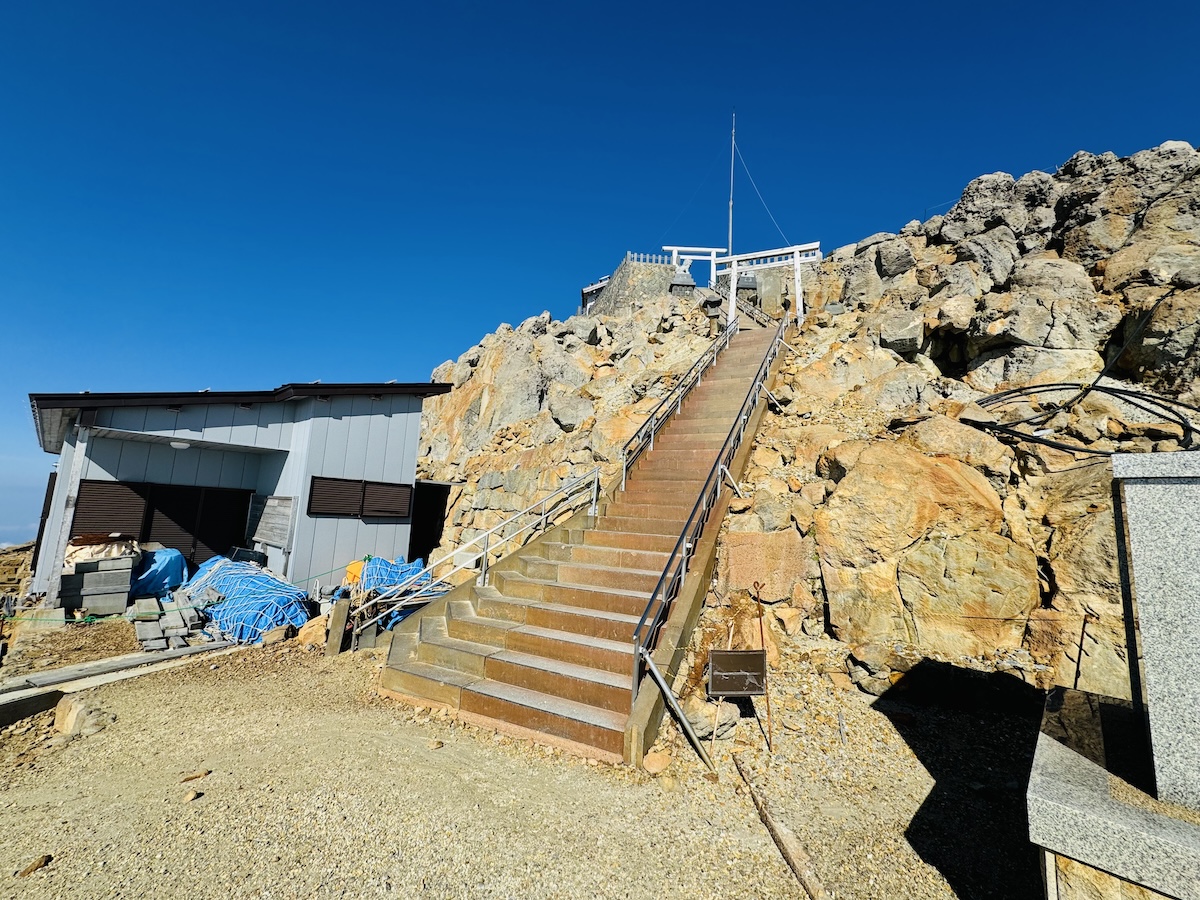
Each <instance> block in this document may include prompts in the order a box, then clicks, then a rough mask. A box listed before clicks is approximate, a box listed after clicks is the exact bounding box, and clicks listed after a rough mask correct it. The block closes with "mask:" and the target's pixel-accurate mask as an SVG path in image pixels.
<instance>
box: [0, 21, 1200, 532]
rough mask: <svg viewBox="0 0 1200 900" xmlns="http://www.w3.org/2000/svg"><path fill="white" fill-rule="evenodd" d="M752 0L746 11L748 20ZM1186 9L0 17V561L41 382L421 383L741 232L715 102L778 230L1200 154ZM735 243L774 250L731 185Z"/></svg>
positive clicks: (35, 457) (821, 228) (33, 514)
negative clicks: (533, 323) (673, 255)
mask: <svg viewBox="0 0 1200 900" xmlns="http://www.w3.org/2000/svg"><path fill="white" fill-rule="evenodd" d="M731 10H735V12H731ZM1198 33H1200V13H1198V12H1197V9H1196V7H1195V5H1194V4H1185V3H1149V4H1141V5H1139V6H1130V5H1128V4H1120V5H1118V4H1116V3H1108V2H1094V3H1089V4H1087V5H1086V6H1085V7H1079V6H1077V5H1067V4H1047V3H1038V4H1033V3H1008V4H1002V3H997V4H989V5H987V6H986V7H984V6H982V5H980V6H979V7H978V9H977V8H976V5H974V4H958V5H953V6H947V5H946V4H944V3H938V4H922V3H919V2H916V3H909V4H878V5H876V4H872V3H858V4H828V5H823V6H821V7H817V6H814V5H812V4H795V3H786V4H785V3H780V4H757V5H755V4H751V5H744V4H743V5H740V6H737V7H736V8H735V7H731V6H730V5H729V4H716V3H703V2H701V3H691V4H687V5H678V6H668V5H663V6H656V7H654V8H647V7H646V6H643V5H640V4H625V3H605V4H588V5H586V6H585V5H582V4H553V5H551V4H527V3H516V4H492V3H489V4H477V3H454V2H450V3H439V4H420V5H418V4H398V3H383V2H377V3H361V2H338V3H332V2H295V0H292V2H287V3H282V2H280V3H255V2H244V0H242V2H237V3H231V2H205V3H195V2H185V0H178V2H172V3H150V2H122V0H111V2H106V3H95V2H92V3H83V2H73V0H47V2H19V0H18V2H10V3H6V4H3V5H2V6H0V301H2V303H3V322H4V326H5V327H4V330H3V334H4V338H5V339H4V343H3V347H4V355H3V360H4V366H3V369H2V370H0V542H6V541H17V540H23V539H28V538H31V537H32V536H33V534H34V533H35V531H36V527H37V515H38V511H39V509H40V506H41V495H42V491H43V489H44V485H45V478H46V474H47V473H48V472H49V471H50V468H51V466H52V464H53V462H54V460H55V457H51V456H49V455H47V454H44V453H42V452H41V450H40V449H39V448H38V446H37V441H36V438H35V436H34V433H33V427H32V420H31V417H30V414H29V407H28V399H27V394H28V393H29V392H31V391H35V392H36V391H79V390H91V391H138V390H200V389H203V388H212V389H213V390H220V389H263V388H269V387H274V386H276V385H278V384H281V383H284V382H289V381H311V380H313V379H317V378H319V379H321V380H323V381H369V380H387V379H391V378H396V379H399V380H401V381H419V380H425V379H427V378H428V377H429V373H430V371H431V369H432V368H433V367H434V366H436V365H437V364H438V363H440V362H441V361H442V360H444V359H447V358H453V357H457V356H458V355H459V354H460V353H461V352H462V351H463V350H465V349H467V348H468V347H470V346H471V345H472V344H474V343H475V342H477V341H478V340H479V338H480V337H482V336H483V335H484V334H486V333H487V332H489V331H492V330H493V329H495V327H496V326H497V325H498V324H499V323H501V322H510V323H514V324H515V323H517V322H519V321H520V320H522V319H524V318H526V317H527V316H530V315H535V314H537V313H539V312H540V311H542V310H543V309H548V310H550V312H551V313H553V314H554V315H555V316H556V317H559V318H562V317H565V316H567V315H568V314H570V313H571V312H572V311H573V309H574V306H575V305H576V304H577V303H578V298H579V288H580V287H581V286H582V285H584V284H585V283H587V282H589V281H591V280H593V279H594V278H595V277H597V276H599V275H602V274H605V273H607V272H610V271H611V270H612V269H613V268H614V267H615V265H616V264H617V262H618V261H619V260H620V258H621V257H622V255H623V254H624V252H625V251H626V250H628V249H635V250H641V251H653V250H656V249H657V248H658V247H659V246H661V245H662V244H663V243H699V244H708V243H716V244H717V245H718V246H719V245H721V244H722V243H723V242H724V239H725V225H726V221H725V220H726V200H727V191H728V151H729V144H728V141H729V120H730V113H731V112H732V111H733V110H734V109H735V108H736V110H737V115H738V144H739V146H740V147H741V149H742V153H743V155H744V156H745V159H746V161H747V163H748V164H749V166H750V171H751V173H752V174H753V176H754V178H755V180H756V182H757V184H758V187H759V189H760V190H761V191H762V193H763V196H764V197H765V198H766V200H767V203H769V204H770V207H771V210H772V212H773V213H774V214H775V218H776V219H777V220H778V222H779V225H780V227H781V228H782V229H783V232H784V233H785V234H786V236H787V238H788V239H789V240H790V241H791V242H793V243H799V242H805V241H810V240H820V241H821V242H822V245H823V247H824V248H825V249H827V250H828V249H832V248H833V247H836V246H839V245H841V244H844V243H848V242H850V241H853V240H855V239H857V238H859V237H862V236H865V235H867V234H870V233H872V232H875V231H881V230H889V231H891V230H896V229H898V228H899V227H901V226H902V225H903V224H904V223H905V222H906V221H908V220H910V219H913V218H925V217H926V216H928V215H932V214H933V213H935V212H941V211H943V210H944V209H945V208H946V207H948V206H949V205H950V202H952V201H953V200H955V199H956V198H957V197H958V195H959V193H960V192H961V190H962V187H963V186H964V185H965V184H966V182H967V181H969V180H970V179H971V178H973V177H975V176H976V175H979V174H981V173H984V172H992V171H997V170H1004V171H1009V172H1012V173H1014V174H1020V173H1023V172H1025V171H1028V170H1030V169H1034V168H1041V169H1049V170H1053V168H1054V167H1056V166H1057V165H1059V164H1061V163H1062V162H1063V161H1064V160H1066V159H1067V158H1068V157H1069V156H1070V155H1071V154H1072V153H1074V152H1075V151H1076V150H1079V149H1087V150H1091V151H1093V152H1100V151H1104V150H1113V151H1115V152H1117V153H1118V154H1121V155H1125V154H1128V153H1131V152H1134V151H1136V150H1138V149H1142V148H1144V147H1148V146H1153V145H1156V144H1158V143H1161V142H1162V141H1164V140H1169V139H1181V140H1189V141H1191V142H1192V143H1193V144H1195V143H1197V142H1198V141H1200V134H1198V131H1200V128H1198V124H1197V123H1198V122H1200V118H1198V116H1197V113H1198V112H1200V101H1198V100H1197V97H1196V94H1195V83H1196V82H1195V70H1194V46H1193V43H1194V39H1195V37H1196V35H1197V34H1198ZM738 177H739V182H738V193H737V206H736V214H737V219H736V225H735V235H734V243H735V249H737V250H739V251H744V250H750V249H759V248H767V247H775V246H779V245H781V244H782V243H783V239H782V238H781V237H780V235H779V233H778V232H776V230H775V227H774V226H773V225H772V223H771V221H770V219H769V218H768V216H767V214H766V212H764V210H763V207H762V206H761V205H760V204H759V202H758V199H757V198H756V197H755V196H754V193H753V190H752V189H751V188H750V185H749V182H748V181H747V180H746V178H745V177H744V173H742V172H741V171H739V173H738Z"/></svg>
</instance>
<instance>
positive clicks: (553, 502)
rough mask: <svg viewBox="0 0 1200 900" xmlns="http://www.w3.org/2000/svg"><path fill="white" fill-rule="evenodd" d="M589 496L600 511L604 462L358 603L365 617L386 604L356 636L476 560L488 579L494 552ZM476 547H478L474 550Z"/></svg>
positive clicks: (482, 579)
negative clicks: (457, 559) (443, 568)
mask: <svg viewBox="0 0 1200 900" xmlns="http://www.w3.org/2000/svg"><path fill="white" fill-rule="evenodd" d="M584 499H587V500H588V502H589V503H590V509H589V513H590V514H591V515H593V516H594V515H596V512H597V507H598V506H599V503H600V468H599V466H597V467H596V468H594V469H592V470H591V471H590V472H587V473H586V474H584V475H581V476H579V477H578V478H575V479H572V480H571V481H568V482H567V483H565V484H563V485H562V486H560V487H558V488H557V489H555V490H553V491H551V492H550V493H549V494H547V495H546V496H545V497H542V498H541V499H540V500H538V501H537V502H536V503H531V504H530V505H529V506H527V507H526V508H525V509H523V510H521V511H520V512H519V513H517V514H516V515H513V516H510V517H509V518H507V519H505V520H504V521H503V522H501V523H500V524H499V525H496V526H494V527H493V528H489V529H488V530H487V531H485V532H483V534H479V535H476V536H475V537H474V538H472V539H471V540H470V541H468V542H467V543H465V544H462V545H460V546H458V547H456V548H455V549H454V550H453V551H451V552H450V553H447V554H446V555H445V556H443V557H442V558H441V559H439V560H438V561H437V562H434V563H430V564H429V565H427V566H426V567H425V568H424V569H422V570H421V571H420V572H417V573H416V574H415V575H413V576H411V577H409V578H407V579H405V581H404V582H403V583H401V584H397V585H393V586H391V587H389V588H387V589H386V590H383V591H381V592H380V593H379V594H378V595H377V596H375V597H373V598H372V599H370V600H368V601H367V602H366V603H365V604H364V605H363V606H361V607H359V609H358V611H357V614H358V615H359V617H363V616H365V615H367V611H368V610H370V609H378V608H379V607H380V605H381V604H382V605H384V608H383V609H382V610H381V611H379V612H377V613H376V614H375V615H373V616H371V617H370V618H367V619H365V620H364V621H362V622H359V623H358V624H357V625H355V626H354V633H355V634H356V635H357V634H360V633H361V632H362V631H363V630H364V629H365V628H367V627H369V626H371V625H374V624H375V623H376V622H379V621H381V620H383V619H385V618H386V617H387V616H389V615H391V614H392V613H393V612H396V611H397V610H400V609H403V608H404V607H408V606H419V605H421V604H424V603H428V602H429V601H430V600H433V599H434V598H435V597H437V596H440V595H441V594H443V593H445V592H446V591H447V590H449V589H450V588H451V587H456V586H457V585H455V584H454V583H453V578H454V576H455V575H457V574H459V573H460V572H464V571H466V570H468V569H470V570H474V569H475V567H476V563H478V565H479V574H478V575H477V576H476V583H477V584H479V585H485V584H487V576H488V567H489V566H490V564H491V558H492V555H493V554H494V553H495V554H496V555H497V558H499V557H500V556H502V555H503V554H502V553H498V552H497V551H498V550H499V549H500V548H502V547H504V546H505V545H507V544H511V543H512V542H513V541H514V540H516V539H517V538H519V537H522V536H523V535H525V534H526V533H530V534H531V536H532V534H536V533H537V532H541V531H546V530H547V529H549V528H552V527H553V526H554V525H557V524H558V523H559V522H560V521H561V520H562V518H563V514H564V513H566V512H574V511H575V510H576V509H577V508H578V507H579V506H581V505H582V503H581V501H582V500H584ZM521 519H526V520H527V521H526V522H525V524H523V525H521V526H520V527H519V528H514V527H513V526H515V525H516V523H517V522H518V521H519V520H521ZM509 529H511V530H509ZM475 550H477V551H478V552H473V551H475ZM464 552H465V553H466V554H467V555H468V558H467V559H465V560H464V561H463V562H461V563H458V564H456V565H455V566H454V567H453V568H452V569H451V570H450V571H448V572H445V573H444V574H442V575H439V576H437V577H436V578H434V576H433V571H434V569H436V568H438V567H439V566H441V565H443V564H444V563H446V561H447V560H451V559H453V558H455V557H460V555H461V554H463V553H464ZM389 600H391V601H392V602H391V603H390V604H389V603H387V601H389Z"/></svg>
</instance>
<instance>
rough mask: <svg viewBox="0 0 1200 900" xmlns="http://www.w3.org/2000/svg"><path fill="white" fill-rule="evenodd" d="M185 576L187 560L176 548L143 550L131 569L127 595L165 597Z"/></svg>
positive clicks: (186, 575) (186, 574) (181, 582)
mask: <svg viewBox="0 0 1200 900" xmlns="http://www.w3.org/2000/svg"><path fill="white" fill-rule="evenodd" d="M187 577H188V570H187V562H186V561H185V560H184V558H183V554H182V553H180V552H179V551H178V550H144V551H142V558H141V559H140V560H139V561H138V564H137V566H136V568H134V570H133V581H132V582H131V583H130V585H129V596H130V597H165V596H167V595H168V594H170V593H171V591H173V590H175V588H177V587H179V586H180V585H181V584H183V583H184V582H185V581H187Z"/></svg>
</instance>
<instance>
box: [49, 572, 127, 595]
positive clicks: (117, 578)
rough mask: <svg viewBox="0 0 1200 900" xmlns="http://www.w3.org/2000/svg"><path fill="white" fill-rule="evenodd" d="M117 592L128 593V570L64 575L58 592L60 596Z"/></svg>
mask: <svg viewBox="0 0 1200 900" xmlns="http://www.w3.org/2000/svg"><path fill="white" fill-rule="evenodd" d="M118 590H122V591H126V592H128V591H129V570H128V569H118V570H116V571H104V572H84V573H82V574H79V573H77V574H75V575H64V576H63V577H62V583H61V584H60V586H59V589H58V592H59V593H60V594H98V593H110V592H112V591H118Z"/></svg>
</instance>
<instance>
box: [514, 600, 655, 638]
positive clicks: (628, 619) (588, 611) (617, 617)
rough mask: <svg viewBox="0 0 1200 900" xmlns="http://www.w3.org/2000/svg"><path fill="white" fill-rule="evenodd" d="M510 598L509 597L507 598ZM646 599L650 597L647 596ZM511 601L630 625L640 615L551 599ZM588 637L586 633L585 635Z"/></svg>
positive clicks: (635, 622)
mask: <svg viewBox="0 0 1200 900" xmlns="http://www.w3.org/2000/svg"><path fill="white" fill-rule="evenodd" d="M505 599H508V598H505ZM646 599H649V597H647V598H646ZM509 602H510V603H524V604H526V605H527V606H530V607H534V608H537V609H545V610H551V611H554V612H560V613H566V614H568V615H572V616H586V617H589V618H592V619H607V620H608V621H610V622H624V623H627V624H629V625H636V624H637V622H638V618H639V617H638V616H631V615H629V614H628V613H619V612H612V611H610V610H607V609H592V608H591V607H588V606H572V605H571V604H569V603H551V602H549V601H544V600H543V601H539V600H522V599H520V598H518V599H516V600H510V601H509ZM557 633H558V634H567V632H565V631H562V632H557ZM584 637H586V635H584Z"/></svg>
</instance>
